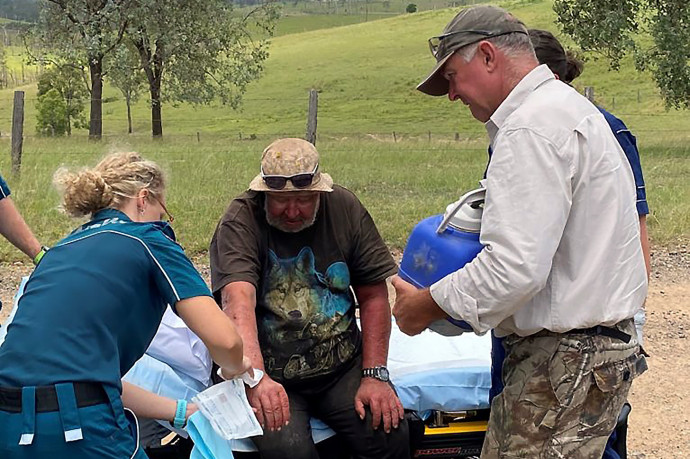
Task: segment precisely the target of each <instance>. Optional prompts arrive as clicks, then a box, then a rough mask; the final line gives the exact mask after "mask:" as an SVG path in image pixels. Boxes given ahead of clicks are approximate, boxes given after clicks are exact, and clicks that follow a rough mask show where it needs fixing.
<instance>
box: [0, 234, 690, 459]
mask: <svg viewBox="0 0 690 459" xmlns="http://www.w3.org/2000/svg"><path fill="white" fill-rule="evenodd" d="M196 264H197V267H198V268H199V269H200V270H201V271H202V273H203V274H204V276H205V277H206V278H207V279H208V266H207V264H206V259H205V257H200V258H199V259H198V260H197V263H196ZM31 268H32V266H31V265H29V264H23V263H11V264H7V263H4V264H1V265H0V299H1V300H2V303H3V305H4V307H3V308H2V309H1V310H0V322H2V321H4V320H5V318H6V317H7V315H8V314H9V310H10V307H11V303H12V296H13V295H14V292H15V291H16V289H17V287H18V285H19V281H20V279H21V277H22V276H24V275H28V274H29V273H30V272H31ZM646 307H647V325H646V327H645V335H646V342H645V348H646V350H647V352H649V354H650V355H651V357H650V358H649V360H648V361H649V367H650V369H649V371H647V372H646V373H645V374H644V375H642V376H641V377H640V378H639V379H638V380H636V381H635V384H633V388H632V393H631V395H630V402H631V404H632V406H633V411H632V414H631V421H630V430H629V433H628V451H629V455H628V457H629V458H630V459H667V458H669V459H670V458H674V459H675V458H690V388H689V387H688V386H689V385H690V365H689V364H688V360H690V337H689V336H690V245H688V244H678V245H677V247H676V248H673V249H663V250H655V251H654V253H653V254H652V279H651V282H650V287H649V297H648V299H647V305H646Z"/></svg>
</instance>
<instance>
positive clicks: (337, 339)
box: [257, 247, 359, 381]
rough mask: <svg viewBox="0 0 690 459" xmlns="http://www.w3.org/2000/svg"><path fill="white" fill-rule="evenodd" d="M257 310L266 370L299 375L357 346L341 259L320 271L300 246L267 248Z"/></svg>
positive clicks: (320, 369)
mask: <svg viewBox="0 0 690 459" xmlns="http://www.w3.org/2000/svg"><path fill="white" fill-rule="evenodd" d="M268 256H269V265H268V266H267V268H266V269H265V270H264V273H265V274H264V279H263V291H262V294H261V298H260V303H261V305H262V306H263V308H260V310H259V309H257V313H258V314H259V321H258V326H259V339H260V342H261V350H262V353H263V356H264V363H265V366H266V370H267V371H268V373H269V375H271V377H273V378H277V379H278V380H293V381H295V380H300V379H304V378H309V377H312V376H316V375H322V374H327V373H330V372H332V371H334V370H335V369H337V368H338V367H340V366H341V365H343V364H344V363H346V362H348V361H349V360H350V359H351V358H352V357H353V354H354V353H355V350H356V348H357V346H358V342H357V341H358V339H359V335H358V331H357V325H356V323H355V318H354V307H353V305H354V299H353V296H352V294H351V292H350V272H349V270H348V268H347V265H346V264H345V263H343V262H335V263H333V264H331V265H330V266H329V267H328V268H327V269H326V271H325V273H323V274H322V273H320V272H318V271H317V270H316V267H315V262H314V253H313V251H312V250H311V248H309V247H304V248H303V249H302V250H300V252H299V254H298V255H297V256H296V257H294V258H284V259H281V258H278V256H277V255H276V254H275V252H273V251H272V250H269V254H268Z"/></svg>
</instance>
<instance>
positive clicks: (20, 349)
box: [0, 209, 211, 390]
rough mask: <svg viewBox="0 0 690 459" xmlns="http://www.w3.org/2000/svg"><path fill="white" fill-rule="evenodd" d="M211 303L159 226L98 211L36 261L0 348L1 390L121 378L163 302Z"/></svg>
mask: <svg viewBox="0 0 690 459" xmlns="http://www.w3.org/2000/svg"><path fill="white" fill-rule="evenodd" d="M196 296H211V293H210V291H209V289H208V287H207V286H206V283H205V282H204V280H203V279H202V278H201V276H200V275H199V273H198V272H197V271H196V269H195V268H194V266H193V265H192V263H191V262H190V261H189V259H188V258H187V256H186V255H185V253H184V251H183V249H182V247H180V245H179V244H177V243H176V242H175V234H174V233H173V231H172V228H170V226H169V225H168V224H167V223H163V222H153V223H135V222H132V221H131V220H130V219H129V217H127V215H125V214H124V213H122V212H120V211H118V210H115V209H104V210H102V211H100V212H98V213H97V214H96V215H94V219H93V220H91V221H90V222H88V223H86V224H84V225H82V226H81V227H79V228H77V229H76V230H75V231H74V232H73V233H72V234H70V235H69V236H67V237H66V238H65V239H63V240H62V241H60V242H59V243H58V244H56V245H55V246H54V247H53V248H52V249H50V251H48V253H47V254H46V255H45V256H44V257H43V259H42V260H41V263H40V264H39V265H38V267H37V268H36V270H35V271H34V273H33V274H32V275H31V277H30V278H29V281H28V282H27V284H26V290H25V292H24V295H23V296H22V297H21V299H20V300H19V305H18V308H17V313H16V316H15V318H14V321H13V322H12V324H10V325H9V327H8V329H7V337H6V341H5V343H4V344H3V346H2V347H0V386H4V387H22V386H40V385H49V384H56V383H61V382H76V381H92V382H100V383H103V384H105V385H111V386H115V387H117V388H118V389H119V390H120V389H121V382H120V378H121V377H122V375H124V374H125V373H126V372H127V371H128V370H129V369H130V368H131V367H132V365H134V362H136V361H137V360H138V359H139V358H140V357H141V356H142V355H143V354H144V352H145V351H146V348H147V347H148V345H149V343H150V342H151V340H152V339H153V336H154V334H155V333H156V330H157V328H158V325H159V323H160V321H161V318H162V316H163V312H164V311H165V307H166V305H167V304H170V305H171V306H172V307H173V308H174V307H175V303H177V302H178V301H180V300H183V299H185V298H191V297H196Z"/></svg>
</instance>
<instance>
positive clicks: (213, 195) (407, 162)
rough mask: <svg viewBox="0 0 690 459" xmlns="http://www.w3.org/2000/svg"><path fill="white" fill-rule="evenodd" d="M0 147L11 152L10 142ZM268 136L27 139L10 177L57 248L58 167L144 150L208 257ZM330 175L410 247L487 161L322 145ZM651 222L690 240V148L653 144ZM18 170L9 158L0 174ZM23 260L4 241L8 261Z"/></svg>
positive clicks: (476, 145)
mask: <svg viewBox="0 0 690 459" xmlns="http://www.w3.org/2000/svg"><path fill="white" fill-rule="evenodd" d="M0 146H1V147H3V148H6V149H9V145H8V142H4V143H0ZM265 146H266V141H265V140H264V139H261V140H256V141H228V140H227V139H217V140H214V139H207V140H203V141H202V142H200V143H199V142H197V141H196V140H187V141H179V140H172V139H164V140H162V141H152V140H148V139H139V140H136V139H135V140H134V141H133V140H132V139H127V138H122V139H111V141H110V142H109V143H107V144H101V143H95V142H89V141H87V140H83V139H81V140H77V139H71V140H70V139H57V140H42V139H29V140H27V142H26V144H25V147H26V148H25V154H24V159H23V165H22V175H21V180H17V179H13V178H12V177H11V176H8V177H6V178H7V179H8V182H9V184H10V187H11V188H12V190H13V197H14V199H15V200H16V202H17V205H18V206H19V208H20V209H21V211H22V212H23V214H24V215H25V218H26V220H27V221H28V223H29V224H30V226H31V227H32V228H34V230H35V232H36V233H37V234H38V235H40V238H41V240H42V242H44V243H47V244H52V243H54V242H55V241H57V240H58V239H60V238H61V237H63V236H64V235H65V234H66V233H67V232H68V231H69V230H70V229H71V228H73V227H74V226H76V225H77V224H78V223H79V222H77V221H74V220H71V219H69V218H67V217H66V216H64V215H63V214H61V213H60V212H59V209H58V204H59V198H58V195H57V192H55V191H54V189H53V188H52V186H51V185H50V183H51V177H52V174H53V172H54V171H55V170H56V169H57V168H58V167H59V166H60V165H66V166H69V167H78V166H84V165H92V164H94V163H95V162H96V161H97V159H98V158H99V157H100V156H101V155H102V154H103V153H105V152H108V151H112V150H130V149H134V150H137V151H140V152H141V153H142V154H144V155H145V156H147V157H150V158H152V159H154V160H156V161H158V162H159V163H160V164H162V165H163V167H164V168H165V169H166V170H167V171H168V173H169V176H170V189H169V196H168V204H169V205H168V207H169V209H170V211H171V212H172V213H173V214H174V215H175V217H176V218H175V224H174V227H175V229H176V231H177V232H178V236H179V238H180V240H181V242H182V244H183V245H184V246H185V247H186V248H187V249H188V251H189V252H190V253H193V254H196V253H200V252H203V251H204V250H206V248H207V246H208V242H209V241H210V238H211V235H212V233H213V230H214V228H215V225H216V223H217V222H218V219H219V218H220V216H221V215H222V213H223V211H224V209H225V207H226V205H227V204H228V203H229V201H230V200H231V199H232V197H233V196H235V195H237V194H239V193H240V192H242V191H243V190H244V189H245V188H246V186H247V184H248V183H249V181H250V180H251V178H252V177H253V176H254V175H255V174H256V173H257V172H258V165H259V159H260V154H261V151H262V149H263V148H264V147H265ZM318 147H319V150H320V151H321V152H322V166H323V170H324V171H327V172H329V173H330V174H332V175H333V177H334V178H335V180H336V181H337V182H338V183H340V184H342V185H345V186H346V187H348V188H350V189H351V190H352V191H354V192H355V193H356V194H357V195H358V196H359V197H360V199H361V200H362V202H364V204H365V205H366V206H367V207H368V209H369V210H370V212H371V214H372V216H373V217H374V219H375V221H376V222H377V224H378V226H379V229H380V231H381V233H382V234H383V237H384V239H385V240H386V241H387V242H388V243H389V244H390V246H391V247H393V248H402V247H403V246H404V244H405V241H406V238H407V235H408V234H409V232H410V230H411V229H412V227H413V226H414V224H415V223H416V222H417V221H419V220H421V219H422V218H424V217H426V216H429V215H432V214H435V213H440V212H442V211H443V210H444V209H445V206H446V205H447V204H449V203H450V202H452V201H455V200H456V199H457V198H458V197H459V196H460V195H461V194H462V192H463V191H466V190H468V189H471V188H474V187H476V186H477V181H478V180H479V179H480V178H481V176H482V173H483V171H484V166H485V162H486V148H485V145H484V144H483V143H481V142H457V143H456V142H445V143H444V142H431V143H429V142H427V141H405V142H398V143H393V142H379V141H375V140H346V141H328V142H320V143H319V144H318ZM644 166H645V172H646V176H647V186H648V194H649V200H650V207H651V208H652V215H651V216H650V230H651V235H652V239H653V241H654V242H655V243H657V244H669V243H673V242H674V241H675V240H676V239H677V238H678V237H683V236H685V237H687V236H690V232H689V231H688V230H689V229H690V187H689V186H688V183H687V177H688V176H690V149H689V148H685V149H680V148H662V147H655V148H650V149H647V150H646V155H645V158H644ZM9 169H10V164H9V159H8V158H7V156H6V155H4V156H2V157H0V170H3V171H8V170H9ZM18 258H21V255H20V254H19V253H18V252H17V251H16V250H15V249H14V248H12V247H11V246H9V244H7V243H6V242H5V241H4V240H0V259H5V260H7V259H10V260H11V259H18Z"/></svg>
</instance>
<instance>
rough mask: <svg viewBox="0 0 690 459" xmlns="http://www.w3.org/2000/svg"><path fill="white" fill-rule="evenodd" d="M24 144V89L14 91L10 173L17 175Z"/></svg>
mask: <svg viewBox="0 0 690 459" xmlns="http://www.w3.org/2000/svg"><path fill="white" fill-rule="evenodd" d="M23 144H24V91H14V110H13V111H12V174H14V175H16V176H19V171H20V169H21V166H22V146H23Z"/></svg>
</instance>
